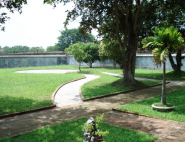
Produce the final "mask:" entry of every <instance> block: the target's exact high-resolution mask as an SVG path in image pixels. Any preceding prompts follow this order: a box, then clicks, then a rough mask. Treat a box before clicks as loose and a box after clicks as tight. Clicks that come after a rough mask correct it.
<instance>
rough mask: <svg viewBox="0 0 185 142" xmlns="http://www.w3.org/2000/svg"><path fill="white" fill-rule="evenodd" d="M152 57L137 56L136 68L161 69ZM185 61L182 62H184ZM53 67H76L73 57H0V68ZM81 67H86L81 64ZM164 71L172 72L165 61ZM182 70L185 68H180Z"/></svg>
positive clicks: (104, 63)
mask: <svg viewBox="0 0 185 142" xmlns="http://www.w3.org/2000/svg"><path fill="white" fill-rule="evenodd" d="M152 58H153V56H152V55H149V54H146V55H144V54H143V55H137V57H136V68H144V69H162V67H156V66H155V64H154V63H153V59H152ZM184 61H185V59H183V60H182V62H184ZM54 65H78V62H76V61H75V59H74V58H73V56H66V55H8V56H0V68H14V67H30V66H54ZM82 66H87V65H86V64H85V63H82ZM112 66H113V64H112V63H111V61H109V60H106V61H97V62H95V63H93V67H112ZM166 69H167V70H172V68H171V65H170V62H169V60H168V59H167V61H166ZM182 70H185V67H184V66H182Z"/></svg>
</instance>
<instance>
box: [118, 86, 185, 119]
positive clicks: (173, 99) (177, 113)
mask: <svg viewBox="0 0 185 142" xmlns="http://www.w3.org/2000/svg"><path fill="white" fill-rule="evenodd" d="M166 97H167V103H169V104H172V105H175V110H174V111H171V112H159V111H157V110H153V109H152V107H151V105H152V104H153V103H158V102H160V100H161V96H156V97H154V98H150V99H146V100H143V101H140V102H136V103H131V104H127V105H125V106H120V107H118V109H121V110H126V111H131V112H136V113H139V114H145V115H149V116H155V117H159V118H164V119H169V120H175V121H180V122H185V103H184V102H185V88H183V89H179V90H176V91H173V92H170V93H167V95H166Z"/></svg>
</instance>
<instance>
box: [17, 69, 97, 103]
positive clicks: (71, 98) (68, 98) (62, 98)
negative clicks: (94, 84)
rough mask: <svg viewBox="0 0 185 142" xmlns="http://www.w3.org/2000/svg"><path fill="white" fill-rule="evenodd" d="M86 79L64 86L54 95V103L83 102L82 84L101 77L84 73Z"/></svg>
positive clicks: (55, 70)
mask: <svg viewBox="0 0 185 142" xmlns="http://www.w3.org/2000/svg"><path fill="white" fill-rule="evenodd" d="M76 71H78V70H67V69H48V70H22V71H16V73H68V72H76ZM84 76H85V77H86V78H85V79H81V80H78V81H75V82H71V83H68V84H66V85H64V86H62V87H61V88H60V89H59V90H58V91H57V93H56V94H55V97H54V103H55V104H56V106H57V107H62V106H67V105H72V104H76V103H80V102H82V99H81V97H80V89H81V86H82V85H84V84H85V83H87V82H89V81H91V80H94V79H96V78H99V76H97V75H89V74H84Z"/></svg>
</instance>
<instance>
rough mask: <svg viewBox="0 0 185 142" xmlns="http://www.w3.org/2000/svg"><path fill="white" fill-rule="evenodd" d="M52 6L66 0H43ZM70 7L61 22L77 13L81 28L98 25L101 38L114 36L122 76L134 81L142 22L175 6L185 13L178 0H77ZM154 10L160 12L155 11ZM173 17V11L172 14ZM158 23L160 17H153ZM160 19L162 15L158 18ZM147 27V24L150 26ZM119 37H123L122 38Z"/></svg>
mask: <svg viewBox="0 0 185 142" xmlns="http://www.w3.org/2000/svg"><path fill="white" fill-rule="evenodd" d="M44 2H45V3H49V4H52V5H53V6H56V5H57V3H59V2H64V4H65V3H67V2H70V0H67V1H66V0H52V1H50V0H44ZM73 2H74V3H75V6H74V8H73V9H72V10H71V11H68V14H67V18H66V21H65V23H64V24H65V26H67V25H68V23H69V22H70V21H71V20H75V19H76V18H77V17H81V22H80V26H81V27H82V29H85V30H87V31H89V32H90V31H91V30H92V29H94V28H95V29H98V31H99V34H100V35H102V36H103V37H104V38H108V39H117V41H118V43H119V47H120V52H121V56H122V61H123V64H124V68H123V69H124V72H123V73H124V80H125V81H129V82H134V75H135V61H136V49H137V46H138V41H139V39H140V37H141V36H142V35H143V33H144V32H145V33H146V31H147V30H148V29H149V27H147V26H146V25H153V26H156V23H155V22H154V17H155V14H156V13H157V12H158V10H159V9H161V11H163V10H165V11H170V10H171V11H172V13H173V7H176V6H178V7H179V9H180V10H181V11H182V12H183V13H185V4H184V2H183V1H182V0H180V1H178V2H177V1H174V0H133V1H131V0H104V1H102V0H96V1H94V0H88V1H84V0H77V1H73ZM158 14H161V12H160V11H159V13H158ZM174 16H175V17H176V16H177V15H174ZM157 20H158V21H157V22H158V23H160V22H161V21H160V18H158V19H157ZM162 20H163V19H162ZM150 29H151V28H150ZM122 39H123V40H122Z"/></svg>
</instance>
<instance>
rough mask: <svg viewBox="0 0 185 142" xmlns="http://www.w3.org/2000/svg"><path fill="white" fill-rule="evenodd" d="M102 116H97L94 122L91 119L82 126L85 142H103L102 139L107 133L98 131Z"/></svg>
mask: <svg viewBox="0 0 185 142" xmlns="http://www.w3.org/2000/svg"><path fill="white" fill-rule="evenodd" d="M103 117H104V114H102V115H100V116H97V117H96V121H94V119H93V118H92V117H91V118H90V119H89V120H88V121H87V122H86V123H85V124H84V128H83V131H84V137H85V139H86V142H101V141H103V137H105V136H106V135H108V133H109V132H108V131H101V130H99V129H98V128H99V123H100V122H101V121H102V120H103Z"/></svg>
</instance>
